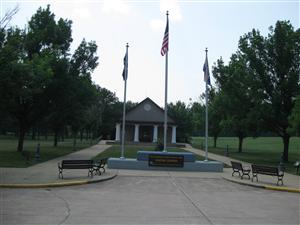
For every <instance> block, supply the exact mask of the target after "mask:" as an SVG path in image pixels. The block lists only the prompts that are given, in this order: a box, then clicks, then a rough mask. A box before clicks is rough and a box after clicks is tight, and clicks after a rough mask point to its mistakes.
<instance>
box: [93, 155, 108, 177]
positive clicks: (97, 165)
mask: <svg viewBox="0 0 300 225" xmlns="http://www.w3.org/2000/svg"><path fill="white" fill-rule="evenodd" d="M107 159H108V158H102V159H100V160H99V162H96V163H95V165H94V172H95V173H96V174H97V173H98V175H101V169H102V173H105V166H106V164H107Z"/></svg>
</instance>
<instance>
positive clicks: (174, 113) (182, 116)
mask: <svg viewBox="0 0 300 225" xmlns="http://www.w3.org/2000/svg"><path fill="white" fill-rule="evenodd" d="M168 114H169V115H170V116H171V117H172V118H173V119H174V120H175V122H176V124H177V125H178V129H177V137H178V138H179V139H180V140H181V141H184V142H187V140H188V137H190V135H191V133H192V120H191V113H190V109H189V108H188V107H187V106H186V104H185V103H184V102H181V101H177V102H176V103H175V104H173V103H170V104H169V105H168Z"/></svg>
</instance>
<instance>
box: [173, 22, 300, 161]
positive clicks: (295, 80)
mask: <svg viewBox="0 0 300 225" xmlns="http://www.w3.org/2000/svg"><path fill="white" fill-rule="evenodd" d="M212 75H213V77H214V79H215V81H216V84H215V86H214V87H211V88H210V90H209V105H208V108H209V109H208V110H209V134H210V136H212V137H214V145H215V146H216V141H217V138H218V136H219V135H220V134H221V133H222V132H223V135H224V131H225V132H227V133H228V132H230V133H231V134H233V136H236V137H238V139H239V145H238V151H239V152H242V145H243V139H244V138H245V137H248V136H252V137H257V136H260V135H261V134H262V133H266V132H269V133H272V134H275V135H277V136H279V137H281V138H282V141H283V146H284V147H283V152H282V159H283V160H284V161H288V149H289V140H290V137H291V135H297V134H298V135H299V131H300V80H299V76H300V29H298V30H295V29H294V28H293V26H292V25H291V23H290V22H289V21H278V22H277V23H276V25H275V27H270V28H269V34H268V35H267V36H266V37H264V36H263V35H261V34H260V32H259V31H258V30H255V29H253V30H252V31H251V32H249V33H247V34H245V35H243V36H242V37H240V40H239V43H238V50H237V51H236V52H235V53H234V54H232V56H231V58H230V60H229V62H228V64H227V65H225V63H224V61H223V60H222V58H220V59H219V60H217V62H216V63H214V65H213V71H212ZM202 97H203V96H202ZM170 111H171V113H173V114H174V115H178V116H179V115H180V117H181V118H184V120H181V121H180V123H182V122H183V121H185V122H186V123H185V124H183V125H182V127H181V128H183V129H185V133H186V134H185V136H189V135H190V134H192V133H193V132H195V131H196V130H197V129H199V128H200V127H202V130H204V121H203V118H204V105H203V104H202V105H201V104H200V105H198V104H197V103H193V104H191V105H190V106H186V105H185V104H184V103H182V102H177V103H176V104H175V105H171V109H170ZM183 112H185V113H183ZM201 114H202V115H201ZM175 118H176V116H175ZM178 121H179V120H178ZM179 127H180V125H179ZM193 129H194V130H193ZM195 129H196V130H195Z"/></svg>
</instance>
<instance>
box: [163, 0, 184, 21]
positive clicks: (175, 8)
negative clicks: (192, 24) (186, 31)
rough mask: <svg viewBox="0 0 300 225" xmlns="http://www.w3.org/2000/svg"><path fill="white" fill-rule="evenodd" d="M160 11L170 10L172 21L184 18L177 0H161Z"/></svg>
mask: <svg viewBox="0 0 300 225" xmlns="http://www.w3.org/2000/svg"><path fill="white" fill-rule="evenodd" d="M160 11H161V12H162V13H165V12H166V11H169V14H170V16H169V18H170V20H172V21H181V20H182V14H181V10H180V6H179V4H178V2H177V0H160Z"/></svg>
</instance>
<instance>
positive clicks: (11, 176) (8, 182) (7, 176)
mask: <svg viewBox="0 0 300 225" xmlns="http://www.w3.org/2000/svg"><path fill="white" fill-rule="evenodd" d="M109 147H110V145H106V144H105V142H104V141H101V142H99V143H98V144H96V145H94V146H91V147H89V148H86V149H83V150H80V151H77V152H74V153H71V154H69V155H65V156H62V157H58V158H55V159H52V160H49V161H47V162H43V163H39V164H36V165H34V166H31V167H28V168H0V188H1V187H15V188H17V187H19V188H41V187H61V186H69V185H80V184H87V183H95V182H101V181H104V180H109V179H112V178H114V177H115V176H116V175H117V171H115V170H108V171H106V172H105V173H102V174H101V175H100V176H99V175H94V176H93V178H91V177H88V173H87V171H86V170H76V172H74V170H65V171H64V179H59V178H58V168H57V164H58V163H59V162H61V161H62V160H65V159H91V158H92V157H94V156H96V155H98V154H99V153H101V152H103V151H105V150H106V149H107V148H109Z"/></svg>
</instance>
